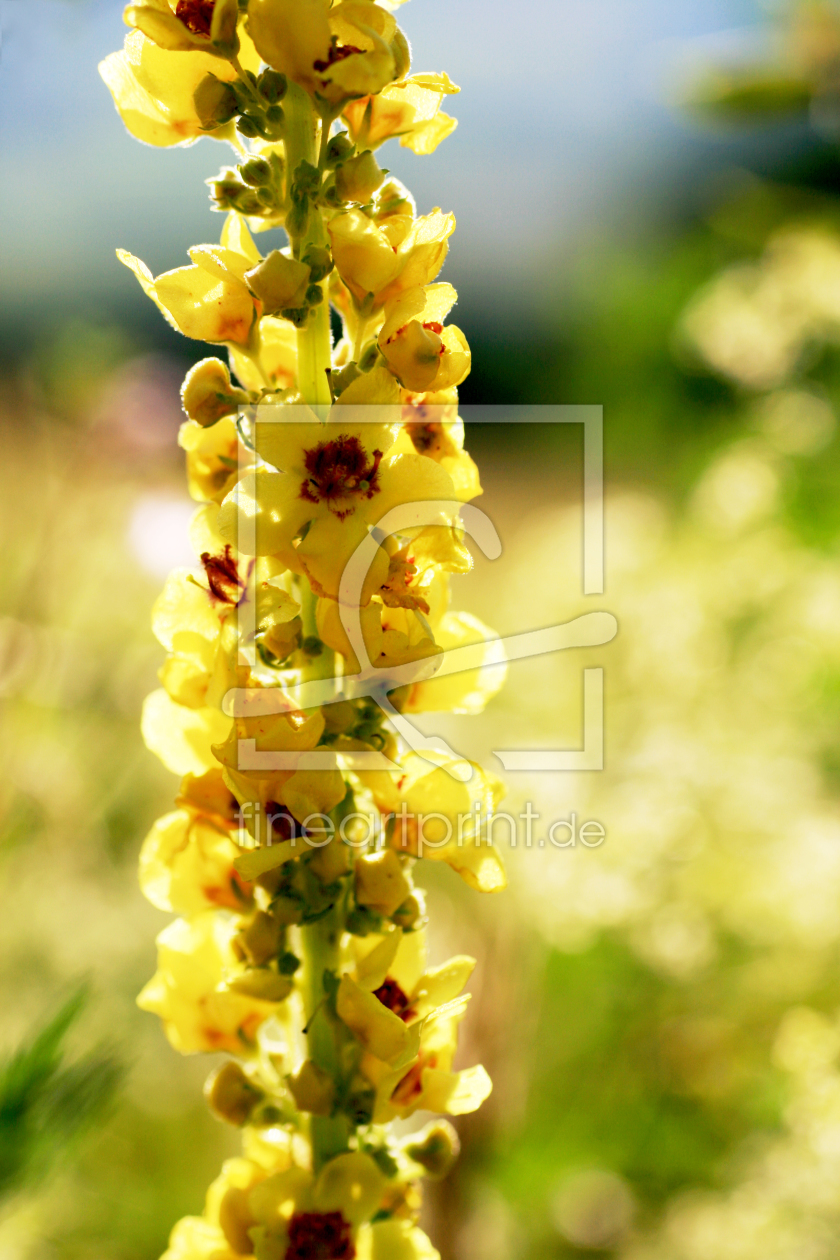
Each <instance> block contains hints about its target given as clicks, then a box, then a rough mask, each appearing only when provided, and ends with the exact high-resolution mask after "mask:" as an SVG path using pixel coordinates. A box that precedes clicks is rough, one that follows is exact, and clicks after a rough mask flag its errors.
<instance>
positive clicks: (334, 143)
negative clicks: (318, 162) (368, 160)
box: [327, 131, 356, 166]
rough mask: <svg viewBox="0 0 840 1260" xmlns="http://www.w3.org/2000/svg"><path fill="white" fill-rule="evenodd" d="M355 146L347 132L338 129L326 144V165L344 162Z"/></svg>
mask: <svg viewBox="0 0 840 1260" xmlns="http://www.w3.org/2000/svg"><path fill="white" fill-rule="evenodd" d="M355 147H356V146H355V145H354V144H353V142H352V140H351V139H350V137H349V136H348V134H347V132H346V131H340V132H339V133H338V135H337V136H333V138H332V140H330V142H329V143H328V145H327V166H337V165H338V163H339V162H344V161H345V160H346V159H347V158H349V156H350V154H351V153H352V152H353V150H354V149H355Z"/></svg>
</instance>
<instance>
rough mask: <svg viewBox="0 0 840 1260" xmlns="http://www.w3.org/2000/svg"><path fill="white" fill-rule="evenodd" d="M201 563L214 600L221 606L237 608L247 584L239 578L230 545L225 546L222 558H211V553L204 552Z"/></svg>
mask: <svg viewBox="0 0 840 1260" xmlns="http://www.w3.org/2000/svg"><path fill="white" fill-rule="evenodd" d="M201 563H202V564H203V565H204V572H205V573H206V574H207V585H208V586H209V587H210V594H211V595H212V596H213V598H214V599H217V600H218V601H219V603H221V604H229V605H231V607H235V606H236V605H237V604H238V603H239V602H240V599H241V594H240V592H242V593H244V591H245V588H246V585H247V583H245V582H243V580H242V578H241V577H240V576H239V570H238V569H237V567H236V561H235V560H234V558H233V553H232V552H231V547H230V543H227V544H226V545H225V549H224V551H223V553H222V554H221V555H220V556H211V555H210V552H209V551H202V553H201Z"/></svg>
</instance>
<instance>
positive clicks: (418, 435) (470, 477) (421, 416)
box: [397, 389, 482, 503]
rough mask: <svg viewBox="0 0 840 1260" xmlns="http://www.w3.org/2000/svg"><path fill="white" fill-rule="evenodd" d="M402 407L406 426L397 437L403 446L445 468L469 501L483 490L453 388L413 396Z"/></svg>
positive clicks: (460, 494)
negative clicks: (466, 439)
mask: <svg viewBox="0 0 840 1260" xmlns="http://www.w3.org/2000/svg"><path fill="white" fill-rule="evenodd" d="M408 401H409V405H408V406H406V407H404V408H403V428H402V432H401V433H400V436H399V438H398V439H397V445H398V447H399V449H400V450H405V451H411V450H415V451H416V452H417V454H418V455H425V456H427V457H428V458H429V459H433V460H435V461H436V462H437V463H438V464H440V465H441V467H443V468H445V469H446V471H447V472H448V473H449V476H450V477H451V478H452V484H453V486H454V487H455V493H456V495H457V496H458V498H459V499H460V500H461V501H462V502H464V503H468V502H469V500H470V499H475V498H476V497H477V496H478V495H480V494H481V493H482V489H481V482H480V480H479V476H478V469H477V467H476V465H475V461H474V460H473V459H472V458H471V457H470V456H469V455H468V453H467V452H466V451H465V450H464V422H463V420H462V419H461V417H460V416H459V415H458V396H457V393H456V391H455V390H454V389H450V390H443V391H441V392H440V393H426V392H424V395H423V399H422V401H419V400H416V399H415V398H414V397H413V396H412V397H411V398H409V400H408Z"/></svg>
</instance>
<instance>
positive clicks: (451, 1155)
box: [403, 1120, 461, 1178]
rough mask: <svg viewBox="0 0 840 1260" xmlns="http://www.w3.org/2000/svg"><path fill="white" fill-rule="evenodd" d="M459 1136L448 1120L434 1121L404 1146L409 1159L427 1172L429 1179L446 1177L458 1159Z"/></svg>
mask: <svg viewBox="0 0 840 1260" xmlns="http://www.w3.org/2000/svg"><path fill="white" fill-rule="evenodd" d="M460 1148H461V1144H460V1142H459V1141H458V1134H457V1133H456V1132H455V1130H454V1129H453V1127H452V1125H451V1124H449V1123H448V1122H447V1121H446V1120H434V1121H433V1122H432V1123H431V1124H427V1125H426V1127H425V1129H421V1130H420V1132H419V1133H415V1134H414V1135H413V1137H412V1138H411V1140H410V1141H408V1142H406V1144H405V1145H404V1146H403V1151H404V1152H405V1154H406V1155H407V1156H408V1158H409V1159H412V1160H414V1162H415V1164H419V1165H420V1167H421V1168H424V1169H425V1170H426V1175H427V1176H428V1177H434V1178H438V1177H445V1176H446V1174H447V1173H448V1172H449V1169H450V1168H451V1167H452V1165H453V1164H454V1163H455V1160H456V1159H457V1158H458V1152H459V1150H460Z"/></svg>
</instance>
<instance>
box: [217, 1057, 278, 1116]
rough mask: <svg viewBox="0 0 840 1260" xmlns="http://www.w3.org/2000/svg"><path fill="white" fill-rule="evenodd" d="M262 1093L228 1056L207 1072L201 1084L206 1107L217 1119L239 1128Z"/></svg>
mask: <svg viewBox="0 0 840 1260" xmlns="http://www.w3.org/2000/svg"><path fill="white" fill-rule="evenodd" d="M264 1096H265V1095H264V1094H263V1092H262V1090H261V1089H260V1088H259V1087H258V1086H257V1085H255V1084H254V1083H253V1081H251V1080H250V1079H249V1078H248V1077H247V1076H246V1075H245V1073H244V1072H243V1070H242V1068H241V1067H240V1066H239V1064H238V1063H234V1062H233V1060H232V1059H229V1060H228V1062H227V1063H223V1064H222V1065H221V1067H218V1068H216V1070H215V1072H211V1073H210V1075H209V1076H208V1077H207V1080H206V1082H205V1085H204V1097H205V1098H206V1099H207V1105H208V1106H209V1107H210V1110H211V1111H213V1112H215V1114H216V1115H217V1116H218V1117H219V1119H220V1120H226V1121H227V1122H228V1124H235V1125H237V1126H239V1127H241V1126H242V1125H243V1124H247V1122H248V1117H249V1116H250V1115H251V1112H252V1111H253V1110H254V1108H255V1107H256V1106H257V1104H258V1103H260V1102H262V1099H263V1098H264Z"/></svg>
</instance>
